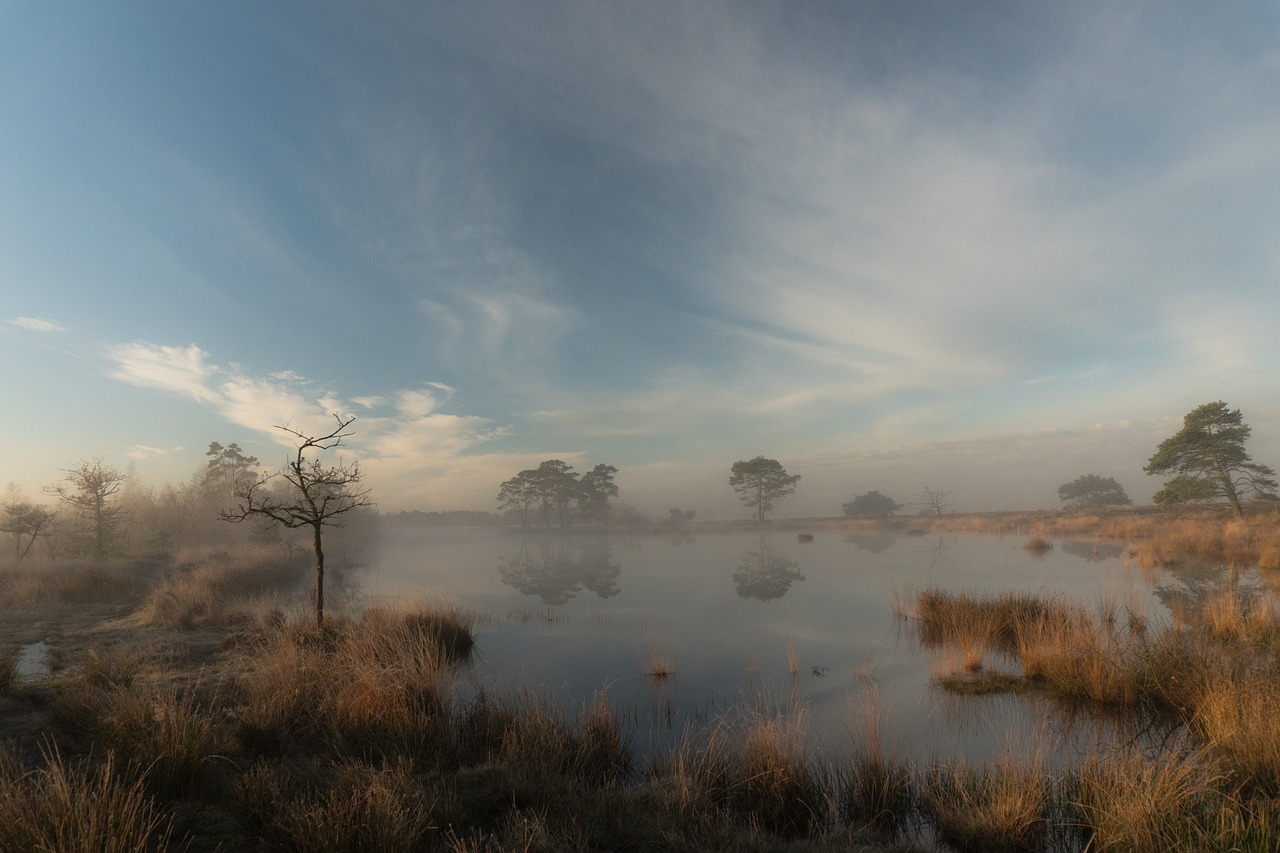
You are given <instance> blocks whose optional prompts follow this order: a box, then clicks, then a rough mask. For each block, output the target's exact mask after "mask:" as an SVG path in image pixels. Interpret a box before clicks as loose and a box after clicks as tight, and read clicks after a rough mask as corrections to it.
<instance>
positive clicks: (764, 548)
mask: <svg viewBox="0 0 1280 853" xmlns="http://www.w3.org/2000/svg"><path fill="white" fill-rule="evenodd" d="M799 565H800V564H799V563H798V562H796V561H795V560H788V559H787V558H786V557H783V556H782V555H781V554H779V553H778V552H777V551H775V550H773V548H771V547H769V543H768V542H767V541H766V540H765V537H764V536H761V537H760V544H759V546H758V547H756V548H753V549H752V550H750V551H748V552H747V554H746V556H745V557H743V558H742V562H741V563H739V564H738V570H737V571H736V572H734V573H733V582H734V584H735V585H736V586H737V588H738V595H740V596H742V597H743V598H755V599H759V600H760V601H772V600H773V599H775V598H782V596H784V595H786V594H787V590H789V589H791V584H792V583H793V582H795V581H802V580H804V575H802V574H800V573H799V572H798V571H796V568H797V567H798V566H799Z"/></svg>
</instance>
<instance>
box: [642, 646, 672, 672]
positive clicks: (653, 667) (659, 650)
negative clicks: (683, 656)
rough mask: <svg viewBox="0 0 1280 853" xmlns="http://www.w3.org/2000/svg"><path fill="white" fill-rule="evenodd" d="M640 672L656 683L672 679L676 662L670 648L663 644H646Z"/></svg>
mask: <svg viewBox="0 0 1280 853" xmlns="http://www.w3.org/2000/svg"><path fill="white" fill-rule="evenodd" d="M640 671H641V672H643V673H644V674H645V675H647V676H648V677H649V678H652V679H654V680H657V681H664V680H666V679H668V678H671V677H673V676H674V675H675V674H676V661H675V656H674V655H673V654H672V653H671V646H669V645H667V644H665V643H649V644H646V646H645V651H644V656H643V657H642V658H641V661H640Z"/></svg>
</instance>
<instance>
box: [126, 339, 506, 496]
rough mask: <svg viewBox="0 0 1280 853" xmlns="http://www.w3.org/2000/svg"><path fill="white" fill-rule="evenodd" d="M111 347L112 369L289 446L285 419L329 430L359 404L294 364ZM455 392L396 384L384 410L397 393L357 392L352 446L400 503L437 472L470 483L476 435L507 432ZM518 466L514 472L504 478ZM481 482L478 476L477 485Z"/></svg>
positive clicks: (139, 449) (371, 476)
mask: <svg viewBox="0 0 1280 853" xmlns="http://www.w3.org/2000/svg"><path fill="white" fill-rule="evenodd" d="M107 355H108V357H109V358H110V360H111V361H112V362H113V363H114V369H113V370H112V371H111V372H110V375H111V376H112V377H113V378H116V379H120V380H121V381H124V382H128V383H130V384H132V385H135V386H138V387H141V388H153V389H157V390H161V391H167V392H169V393H173V394H178V395H180V396H183V397H186V398H188V399H191V400H194V401H196V402H197V403H200V404H201V405H203V406H206V407H208V408H209V409H210V410H212V411H214V412H215V413H216V414H218V415H219V416H220V417H222V418H224V419H225V420H227V421H228V422H230V423H233V424H237V425H239V426H242V427H246V428H248V429H251V430H254V431H257V432H260V433H262V434H263V435H265V436H268V437H269V438H270V439H271V440H273V441H275V442H277V443H279V444H282V445H286V446H293V437H292V436H291V435H289V434H287V433H285V432H284V431H282V430H280V429H278V428H277V427H280V426H288V427H290V428H291V429H297V430H300V431H302V432H304V433H308V434H317V435H318V434H322V433H323V432H325V431H327V430H329V429H330V428H332V426H333V417H334V414H335V413H336V414H344V415H345V414H346V413H347V412H348V411H349V410H350V408H351V406H350V405H348V404H347V402H346V401H344V400H343V399H342V398H341V397H339V396H338V395H336V394H335V393H333V392H332V391H317V390H315V389H314V384H313V383H312V382H311V381H310V380H308V379H307V378H305V377H303V376H300V375H299V374H297V373H294V372H293V371H287V370H286V371H276V372H273V373H270V374H267V375H266V376H254V375H251V374H250V373H248V372H247V371H246V370H245V368H244V367H243V366H241V365H238V364H231V365H228V366H225V367H224V366H219V365H217V364H214V363H212V362H211V361H210V360H209V357H208V354H207V353H205V352H204V351H203V350H202V349H200V348H199V347H197V346H195V345H191V346H188V347H172V346H164V345H160V344H151V343H145V342H134V343H130V344H121V345H118V346H113V347H110V348H109V349H108V351H107ZM452 394H453V389H452V388H450V387H449V386H448V385H445V384H443V383H439V382H426V383H423V385H422V387H420V388H417V389H406V390H402V391H399V392H396V393H395V394H394V395H392V397H393V398H394V400H395V404H394V406H393V407H392V408H393V414H390V415H379V414H378V413H377V410H378V409H380V408H383V407H385V406H386V404H387V400H388V397H385V396H382V395H362V396H358V397H353V398H351V400H350V403H351V404H352V405H355V406H360V407H362V408H364V409H365V410H366V411H370V412H372V413H371V414H370V415H368V416H365V417H362V418H361V419H360V420H359V422H358V423H357V424H356V425H355V427H354V430H355V432H356V436H354V437H353V438H352V439H351V440H349V444H348V443H347V442H344V447H345V448H346V450H345V452H346V453H347V454H349V455H351V456H352V457H354V458H357V459H359V460H360V462H361V464H362V465H363V466H364V470H365V472H366V476H367V478H368V479H367V482H369V484H370V485H371V486H373V487H374V488H375V490H376V491H378V492H381V493H383V494H384V495H385V497H384V500H386V501H389V502H390V503H391V504H392V505H393V506H397V505H403V502H404V500H405V497H406V496H409V495H415V494H420V493H421V492H422V487H421V483H422V482H423V481H426V480H427V479H431V480H433V481H434V480H436V478H438V477H442V476H443V477H444V478H445V480H446V482H451V483H453V484H454V485H455V486H457V487H459V488H461V485H460V484H461V480H460V479H459V478H461V477H462V476H463V472H466V471H469V470H473V469H474V468H475V467H476V463H472V462H469V461H467V458H468V457H467V455H466V454H467V453H468V452H469V451H470V450H471V449H472V448H474V447H475V446H476V445H479V444H481V443H483V442H485V441H489V440H491V439H493V438H495V437H497V436H500V435H503V434H504V431H503V430H502V429H500V428H496V427H494V425H493V424H492V423H491V422H490V421H488V420H486V419H484V418H480V417H475V416H463V415H452V414H445V413H442V412H440V411H438V409H439V408H440V406H441V405H443V403H444V402H445V401H447V400H448V399H449V397H450V396H452ZM170 452H172V451H167V450H164V449H161V448H155V447H149V446H145V445H134V446H133V447H132V448H131V449H130V451H129V455H130V456H132V457H134V458H138V459H142V458H147V457H150V456H154V455H161V454H164V453H170ZM489 459H490V462H489V463H487V464H489V465H490V467H492V468H494V469H495V470H497V469H503V468H505V467H509V466H510V465H512V464H522V463H523V457H522V456H517V457H516V462H510V461H508V462H506V463H502V464H501V465H500V464H498V463H497V462H495V461H493V460H494V459H495V457H489ZM512 470H513V471H514V470H516V469H512ZM509 476H510V472H509V473H507V474H505V475H504V476H503V477H502V478H500V479H505V478H506V477H509ZM499 481H500V480H499ZM499 481H494V482H499ZM477 487H478V486H477V484H475V483H472V484H471V486H470V487H469V488H471V489H472V490H474V489H476V488H477ZM485 488H487V485H485ZM445 505H446V506H450V505H451V504H449V503H448V502H446V503H445ZM452 505H456V504H452Z"/></svg>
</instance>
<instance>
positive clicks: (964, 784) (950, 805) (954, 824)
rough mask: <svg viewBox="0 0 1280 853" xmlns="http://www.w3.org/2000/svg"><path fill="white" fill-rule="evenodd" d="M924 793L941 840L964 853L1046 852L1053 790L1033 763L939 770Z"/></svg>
mask: <svg viewBox="0 0 1280 853" xmlns="http://www.w3.org/2000/svg"><path fill="white" fill-rule="evenodd" d="M922 793H923V798H924V802H925V805H926V810H927V812H928V816H929V820H930V822H931V823H932V825H933V826H934V828H935V829H936V830H937V833H938V836H939V837H940V838H942V839H943V840H944V841H946V842H947V843H948V844H949V845H951V846H952V847H954V848H955V849H956V850H958V851H961V853H970V851H972V853H978V851H991V852H992V853H998V851H1008V853H1015V851H1034V850H1042V849H1045V842H1046V839H1047V837H1048V833H1047V829H1048V826H1049V811H1050V804H1051V786H1050V783H1049V782H1048V780H1047V778H1046V777H1045V776H1044V775H1043V774H1042V773H1040V772H1038V768H1036V767H1035V766H1034V764H1033V765H1029V766H1020V765H1016V764H1013V763H1011V762H1009V761H998V762H996V763H995V764H992V765H990V766H986V767H979V768H973V767H969V766H968V765H966V764H965V763H963V762H957V763H953V764H949V765H944V766H940V767H937V768H934V769H933V770H932V771H931V772H930V773H929V774H928V775H927V777H926V780H925V782H924V786H923V792H922Z"/></svg>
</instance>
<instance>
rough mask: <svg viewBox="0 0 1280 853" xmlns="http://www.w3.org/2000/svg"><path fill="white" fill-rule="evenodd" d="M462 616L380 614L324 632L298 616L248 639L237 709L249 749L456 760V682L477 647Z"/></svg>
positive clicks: (331, 622) (340, 621) (329, 624)
mask: <svg viewBox="0 0 1280 853" xmlns="http://www.w3.org/2000/svg"><path fill="white" fill-rule="evenodd" d="M470 625H471V617H470V616H469V615H467V614H465V613H462V612H461V611H458V610H457V609H454V608H440V609H436V610H430V609H426V610H423V609H419V610H410V609H393V608H386V609H382V608H379V609H372V610H369V611H367V612H366V613H365V614H364V615H363V616H362V617H361V619H360V620H358V621H357V620H353V619H350V618H343V617H339V616H333V617H331V618H329V619H327V620H326V622H325V626H324V628H323V629H317V628H315V626H314V625H313V624H312V623H311V621H310V616H309V615H308V614H301V613H299V614H295V615H294V616H293V617H292V618H286V619H284V620H282V621H279V622H274V623H272V624H270V625H267V626H264V627H263V628H261V629H260V630H259V631H258V633H257V635H256V636H254V637H250V638H247V639H245V640H243V641H242V643H241V648H240V654H241V660H242V666H241V667H240V668H239V671H238V674H237V676H236V680H235V689H236V690H237V691H238V693H239V695H240V697H241V702H240V705H239V707H238V708H237V709H236V711H235V719H236V722H237V724H238V727H239V737H240V739H241V741H242V743H243V744H244V745H245V747H246V748H248V749H250V750H251V751H254V752H258V753H262V754H266V755H281V754H285V753H287V752H288V751H290V750H292V749H294V748H297V747H299V746H305V745H307V744H312V745H314V744H335V743H336V744H342V745H344V746H345V747H346V748H349V749H355V750H357V751H361V750H362V751H365V752H369V751H372V752H374V753H388V752H390V753H399V752H402V751H404V750H410V751H411V752H413V753H415V754H418V755H419V756H421V758H422V760H424V761H431V760H447V756H448V754H449V752H450V750H449V749H448V748H447V745H448V741H449V738H448V734H447V729H448V719H447V713H446V711H447V709H446V704H447V701H448V692H449V690H448V678H449V675H450V671H451V668H452V667H453V666H454V665H456V663H458V662H459V661H460V660H462V659H465V657H466V655H468V654H469V653H470V651H471V648H472V645H473V644H474V639H473V638H472V636H471V633H470Z"/></svg>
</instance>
